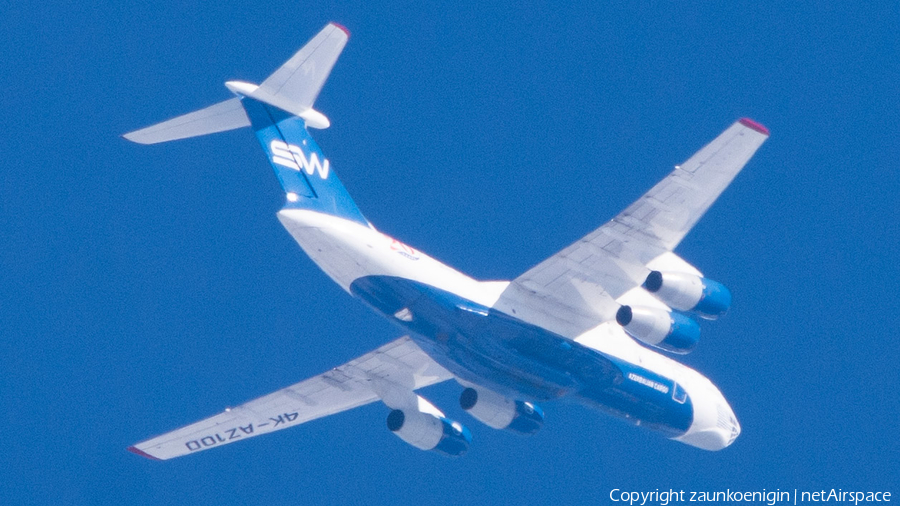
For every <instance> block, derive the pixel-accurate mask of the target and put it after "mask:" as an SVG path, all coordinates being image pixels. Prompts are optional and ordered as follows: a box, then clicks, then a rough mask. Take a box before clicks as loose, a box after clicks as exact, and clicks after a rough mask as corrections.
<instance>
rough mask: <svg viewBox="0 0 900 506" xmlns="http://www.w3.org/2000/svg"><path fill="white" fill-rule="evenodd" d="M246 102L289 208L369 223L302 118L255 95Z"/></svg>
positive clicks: (255, 130)
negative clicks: (257, 98) (258, 98)
mask: <svg viewBox="0 0 900 506" xmlns="http://www.w3.org/2000/svg"><path fill="white" fill-rule="evenodd" d="M243 104H244V109H245V110H246V111H247V116H249V117H250V121H251V122H252V125H253V131H254V133H256V138H257V139H259V143H260V144H261V145H262V147H263V150H264V151H265V152H266V155H267V156H268V157H269V162H270V163H271V164H272V168H273V169H275V174H276V175H277V176H278V180H279V181H280V182H281V187H282V188H284V191H285V192H286V198H287V203H286V204H285V207H286V208H301V209H310V210H313V211H318V212H321V213H325V214H330V215H334V216H338V217H341V218H344V219H347V220H351V221H355V222H358V223H361V224H363V225H365V226H370V225H369V222H368V221H367V220H366V219H365V217H363V215H362V213H361V212H360V211H359V209H358V208H357V207H356V204H355V203H354V202H353V199H352V198H350V194H348V193H347V190H346V189H345V188H344V185H343V184H341V182H340V180H339V179H338V178H337V176H335V175H334V173H333V172H332V171H331V164H330V163H329V162H328V159H327V158H325V155H323V154H322V150H321V149H319V146H318V144H316V141H314V140H313V138H312V136H310V135H309V132H308V131H307V130H306V123H305V121H304V120H303V118H300V117H297V116H293V115H291V114H290V113H287V112H284V111H282V110H281V109H279V108H277V107H273V106H271V105H269V104H266V103H264V102H261V101H258V100H256V99H255V98H252V97H245V98H244V101H243Z"/></svg>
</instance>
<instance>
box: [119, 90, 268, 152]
mask: <svg viewBox="0 0 900 506" xmlns="http://www.w3.org/2000/svg"><path fill="white" fill-rule="evenodd" d="M245 126H250V120H249V119H248V118H247V113H246V112H244V108H243V107H242V106H241V99H240V98H232V99H229V100H226V101H224V102H219V103H218V104H215V105H211V106H209V107H207V108H205V109H200V110H199V111H194V112H192V113H188V114H185V115H183V116H178V117H177V118H172V119H170V120H168V121H163V122H162V123H157V124H155V125H152V126H148V127H146V128H142V129H140V130H135V131H134V132H129V133H127V134H125V135H123V136H122V137H125V138H126V139H128V140H130V141H132V142H137V143H138V144H157V143H159V142H166V141H174V140H177V139H186V138H188V137H196V136H198V135H206V134H214V133H217V132H225V131H227V130H234V129H235V128H241V127H245Z"/></svg>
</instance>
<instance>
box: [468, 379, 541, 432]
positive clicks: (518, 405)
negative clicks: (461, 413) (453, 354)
mask: <svg viewBox="0 0 900 506" xmlns="http://www.w3.org/2000/svg"><path fill="white" fill-rule="evenodd" d="M459 406H460V407H461V408H463V409H464V410H466V411H467V412H468V413H469V414H470V415H472V416H473V417H474V418H475V419H476V420H478V421H480V422H482V423H484V424H485V425H487V426H488V427H491V428H494V429H506V430H508V431H510V432H515V433H516V434H521V435H525V436H530V435H531V434H534V433H535V432H537V431H538V430H540V428H541V427H543V425H544V411H543V410H542V409H541V408H539V407H538V406H535V405H534V404H532V403H530V402H523V401H514V400H511V399H507V398H506V397H503V396H502V395H499V394H497V393H494V392H492V391H490V390H485V389H478V390H476V389H474V388H471V387H469V388H466V389H465V390H463V392H462V395H460V396H459Z"/></svg>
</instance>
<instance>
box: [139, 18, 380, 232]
mask: <svg viewBox="0 0 900 506" xmlns="http://www.w3.org/2000/svg"><path fill="white" fill-rule="evenodd" d="M349 36H350V33H349V32H348V31H347V29H346V28H344V27H343V26H341V25H338V24H336V23H329V24H328V25H327V26H325V28H323V29H322V31H320V32H319V33H318V34H317V35H316V36H315V37H313V38H312V39H311V40H310V41H309V42H308V43H307V44H306V45H305V46H303V47H302V48H301V49H300V50H299V51H298V52H297V53H296V54H295V55H294V56H293V57H291V59H290V60H288V61H287V62H286V63H285V64H284V65H282V66H281V67H280V68H279V69H278V70H276V71H275V73H273V74H272V75H270V76H269V77H268V78H266V80H265V81H263V82H262V84H260V85H259V86H257V85H255V84H250V83H245V82H240V81H229V82H227V83H225V85H226V86H227V87H228V89H229V90H231V91H232V92H234V93H235V95H237V97H236V98H232V99H229V100H226V101H224V102H219V103H218V104H215V105H212V106H210V107H207V108H205V109H200V110H199V111H194V112H192V113H189V114H185V115H183V116H178V117H177V118H173V119H170V120H168V121H164V122H162V123H158V124H156V125H152V126H149V127H146V128H142V129H140V130H136V131H134V132H130V133H127V134H125V135H124V137H125V138H126V139H128V140H130V141H133V142H137V143H140V144H156V143H160V142H166V141H172V140H176V139H186V138H188V137H197V136H199V135H206V134H211V133H216V132H224V131H227V130H233V129H235V128H241V127H246V126H249V127H251V128H252V129H253V131H254V133H255V134H256V138H257V139H259V142H260V144H261V145H262V147H263V150H265V152H266V155H267V156H268V157H269V162H270V163H271V164H272V168H273V169H275V174H276V175H277V176H278V180H279V181H280V182H281V186H282V188H284V191H285V194H286V204H285V207H287V208H302V209H310V210H313V211H317V212H321V213H326V214H330V215H334V216H339V217H341V218H344V219H348V220H351V221H355V222H358V223H361V224H363V225H366V226H369V222H368V221H367V220H366V219H365V217H363V215H362V213H360V211H359V209H358V208H357V207H356V204H355V203H354V202H353V199H351V198H350V195H349V194H348V193H347V190H346V189H345V188H344V185H343V184H341V182H340V180H338V178H337V176H335V174H334V172H333V171H332V168H331V164H330V163H329V161H328V159H327V158H325V155H324V154H322V150H321V149H319V146H318V145H317V144H316V142H315V141H314V140H313V138H312V136H310V135H309V131H308V128H328V127H329V126H330V125H331V123H330V122H329V121H328V118H327V117H325V115H324V114H322V113H320V112H318V111H316V110H315V109H313V104H314V103H315V101H316V97H318V96H319V91H321V89H322V85H324V84H325V80H326V79H327V78H328V75H329V74H330V73H331V69H332V68H333V67H334V64H335V62H336V61H337V58H338V56H340V54H341V51H342V50H343V49H344V46H345V45H346V44H347V40H348V39H349Z"/></svg>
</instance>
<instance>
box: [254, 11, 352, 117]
mask: <svg viewBox="0 0 900 506" xmlns="http://www.w3.org/2000/svg"><path fill="white" fill-rule="evenodd" d="M349 38H350V32H348V31H347V29H346V28H344V27H343V26H341V25H338V24H337V23H329V24H328V25H326V26H325V28H323V29H322V30H321V31H320V32H319V33H318V34H317V35H316V36H315V37H313V38H312V40H310V41H309V42H307V43H306V45H305V46H303V48H301V49H300V50H299V51H297V53H296V54H294V56H292V57H291V59H290V60H288V61H287V62H285V64H284V65H282V66H281V67H280V68H279V69H278V70H276V71H275V72H274V73H273V74H272V75H270V76H269V77H267V78H266V80H265V81H263V82H262V84H260V85H259V88H257V89H256V91H254V92H253V94H252V97H253V98H255V99H256V100H259V101H260V102H265V103H267V104H269V105H274V106H275V107H278V108H279V109H282V110H285V111H287V112H289V113H292V114H295V115H297V116H301V117H302V116H303V114H304V113H306V112H307V111H308V110H309V109H311V108H312V106H313V104H314V103H315V101H316V97H318V96H319V92H320V91H321V90H322V86H323V85H324V84H325V80H326V79H328V74H330V73H331V69H332V68H334V64H335V62H337V59H338V56H340V55H341V51H343V50H344V46H345V45H347V40H348V39H349Z"/></svg>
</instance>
